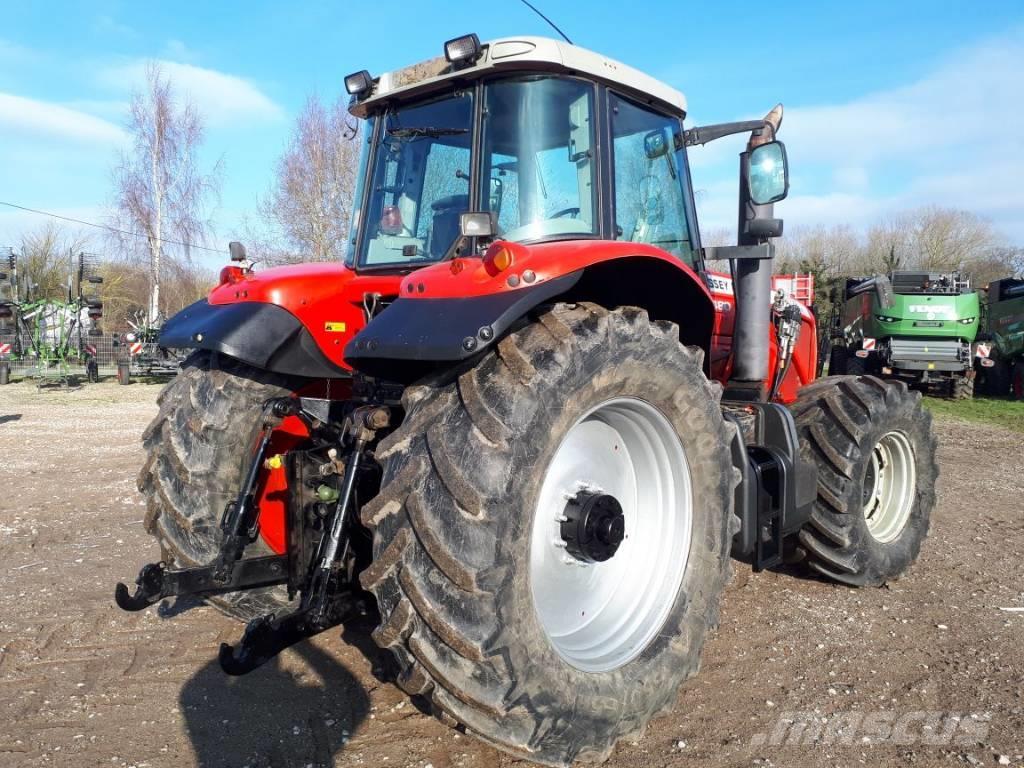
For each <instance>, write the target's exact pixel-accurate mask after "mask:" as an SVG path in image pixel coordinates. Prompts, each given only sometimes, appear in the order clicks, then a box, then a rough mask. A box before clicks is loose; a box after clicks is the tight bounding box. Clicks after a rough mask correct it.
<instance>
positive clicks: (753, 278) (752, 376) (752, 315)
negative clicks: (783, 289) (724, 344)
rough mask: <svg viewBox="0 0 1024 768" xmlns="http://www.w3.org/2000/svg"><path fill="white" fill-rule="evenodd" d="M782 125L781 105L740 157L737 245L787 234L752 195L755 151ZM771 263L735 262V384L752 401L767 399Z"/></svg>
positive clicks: (770, 209)
mask: <svg viewBox="0 0 1024 768" xmlns="http://www.w3.org/2000/svg"><path fill="white" fill-rule="evenodd" d="M781 124H782V105H781V104H779V105H777V106H776V107H775V108H774V109H772V111H771V112H769V113H768V114H767V115H766V116H765V118H764V125H763V126H762V127H761V128H760V129H757V130H755V131H753V132H751V134H750V140H749V141H748V142H747V148H746V151H744V152H743V153H742V154H741V155H740V194H739V221H738V224H737V230H738V231H737V242H738V243H739V245H741V246H743V245H760V244H762V243H766V242H768V240H769V238H772V237H778V236H779V235H781V234H782V221H781V220H779V219H776V218H774V208H775V206H774V204H768V205H755V204H754V203H753V202H752V200H751V197H750V187H749V185H748V171H749V166H750V152H751V150H753V149H754V148H755V147H758V146H760V145H761V144H766V143H768V142H770V141H774V140H775V134H776V133H777V132H778V130H779V126H780V125H781ZM772 262H773V260H772V259H771V258H767V259H736V260H734V261H733V262H732V277H733V291H734V293H735V299H736V324H735V328H734V331H733V334H734V335H733V368H732V379H731V382H730V383H735V384H737V385H739V388H741V389H744V390H754V392H752V393H751V394H753V399H758V400H760V399H763V398H764V396H765V388H766V383H767V381H768V339H769V334H770V332H771V293H772Z"/></svg>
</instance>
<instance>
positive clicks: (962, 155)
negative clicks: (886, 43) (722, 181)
mask: <svg viewBox="0 0 1024 768" xmlns="http://www.w3.org/2000/svg"><path fill="white" fill-rule="evenodd" d="M1022 81H1024V29H1017V30H1015V31H1013V32H1011V33H1008V34H1006V35H1003V36H1000V37H996V38H992V39H988V40H985V41H982V42H981V43H979V44H976V45H972V46H969V47H967V48H964V49H962V50H960V51H953V52H951V53H950V55H949V56H948V57H947V58H946V59H945V60H944V61H943V62H942V63H941V64H940V65H939V66H937V67H936V68H935V69H934V70H933V71H932V72H931V73H929V74H927V75H926V76H924V77H922V78H920V79H918V80H917V81H915V82H911V83H908V84H904V85H901V86H898V87H894V88H891V89H887V90H884V91H879V92H875V93H869V94H866V95H864V96H861V97H858V98H855V99H852V100H850V101H848V102H845V103H837V104H824V105H809V106H796V107H793V108H789V109H787V110H786V115H785V120H784V122H783V127H782V132H781V134H780V138H782V139H783V140H784V141H785V142H786V147H787V149H788V150H789V157H790V167H791V170H792V175H793V179H792V181H793V183H792V187H791V197H790V198H789V199H788V200H786V201H785V202H784V203H782V204H781V205H779V207H778V209H777V214H778V215H780V216H783V217H784V218H785V219H786V220H787V224H788V225H814V224H830V223H842V222H849V223H852V224H854V225H863V224H867V223H870V222H871V221H872V220H874V219H876V218H878V217H879V216H882V215H884V214H885V213H886V212H891V211H893V210H899V209H906V208H914V207H918V206H921V205H926V204H940V205H950V206H956V207H961V208H966V209H968V210H972V211H974V212H976V213H979V214H981V215H983V216H986V217H988V218H991V219H992V220H993V221H994V222H995V223H996V224H997V225H998V226H999V227H1000V228H1002V229H1003V230H1004V231H1005V232H1006V233H1007V234H1008V235H1009V236H1010V237H1011V238H1012V237H1016V238H1017V239H1018V240H1019V238H1020V235H1019V232H1020V229H1021V227H1022V226H1024V184H1022V182H1021V176H1020V173H1019V169H1020V167H1021V160H1022V158H1024V134H1022V132H1021V130H1020V126H1022V125H1024V99H1022V98H1021V93H1022V90H1021V86H1020V83H1021V82H1022ZM747 117H749V116H747ZM720 143H721V144H722V145H723V146H721V147H716V146H714V145H711V146H709V147H707V148H704V149H701V150H697V151H695V152H694V156H693V158H694V159H693V167H694V176H695V182H696V183H697V186H701V180H702V179H705V178H715V179H717V178H725V177H727V176H731V177H733V178H734V176H735V173H736V170H735V155H736V153H737V152H738V151H739V150H740V149H741V148H742V140H739V141H734V142H732V143H729V142H725V141H723V142H720ZM1015 169H1016V170H1015ZM705 186H706V187H707V184H705ZM708 189H709V190H711V189H714V192H709V194H708V195H707V196H706V199H705V200H704V201H703V203H702V204H701V205H700V208H701V213H702V215H706V216H707V217H708V218H709V219H710V220H711V223H710V226H723V225H726V226H730V227H733V226H735V223H734V222H735V213H734V211H735V195H736V184H735V182H733V183H732V184H731V185H729V186H728V189H725V188H723V187H722V186H721V185H718V184H713V185H712V186H711V187H708ZM719 196H722V198H723V199H722V200H721V201H720V200H719V199H718V198H719ZM726 196H731V201H730V205H726V201H725V197H726ZM727 211H728V213H727ZM705 226H709V224H705Z"/></svg>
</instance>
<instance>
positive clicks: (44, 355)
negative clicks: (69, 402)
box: [0, 249, 103, 387]
mask: <svg viewBox="0 0 1024 768" xmlns="http://www.w3.org/2000/svg"><path fill="white" fill-rule="evenodd" d="M69 260H70V262H71V269H70V272H69V276H68V284H67V291H66V293H65V295H64V296H63V297H62V298H60V299H54V298H52V297H47V296H41V295H38V291H37V289H36V287H35V286H31V285H25V286H22V285H21V283H20V282H19V280H18V269H17V256H16V254H15V253H14V251H13V249H12V250H10V253H9V257H8V261H9V264H8V269H9V272H8V273H7V275H6V279H7V282H8V290H7V298H5V299H3V300H2V301H0V318H3V319H4V320H5V321H6V323H8V325H9V328H10V330H9V332H8V334H5V340H4V342H3V343H2V344H0V358H2V363H0V365H3V369H2V370H0V382H2V383H6V382H7V381H8V380H9V376H10V363H11V362H12V361H20V362H21V363H22V364H23V365H24V367H25V373H26V376H27V378H29V379H34V380H35V381H36V385H37V386H38V387H42V386H44V385H45V384H47V383H58V384H63V385H67V384H68V383H69V380H70V378H71V368H72V366H78V365H84V367H85V374H86V378H87V379H88V380H89V381H98V380H99V364H98V361H97V359H96V347H95V346H94V345H93V344H92V343H91V342H90V340H89V337H91V336H99V335H101V334H102V332H101V331H100V330H99V328H98V323H99V320H100V318H101V317H102V316H103V302H102V301H101V299H100V298H99V296H97V295H94V294H88V293H86V291H87V290H90V289H94V288H95V287H96V286H99V285H100V284H102V283H103V278H102V277H101V276H99V275H98V274H96V261H95V258H94V257H93V256H92V255H91V254H87V253H84V252H83V253H79V254H78V255H77V256H75V255H74V254H69Z"/></svg>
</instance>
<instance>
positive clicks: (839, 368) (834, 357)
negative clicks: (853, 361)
mask: <svg viewBox="0 0 1024 768" xmlns="http://www.w3.org/2000/svg"><path fill="white" fill-rule="evenodd" d="M849 356H850V352H849V350H848V349H847V348H846V347H832V352H831V353H830V354H829V356H828V375H829V376H842V375H843V374H845V373H846V360H847V358H848V357H849Z"/></svg>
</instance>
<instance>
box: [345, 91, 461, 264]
mask: <svg viewBox="0 0 1024 768" xmlns="http://www.w3.org/2000/svg"><path fill="white" fill-rule="evenodd" d="M472 125H473V96H472V93H471V92H470V91H458V92H456V93H454V94H450V95H448V96H445V97H444V98H441V99H436V100H434V101H430V102H426V103H421V104H416V105H413V106H407V107H403V108H401V109H397V110H394V111H391V112H389V113H388V114H387V116H386V118H385V120H384V124H383V125H382V126H381V130H380V131H379V133H378V136H377V139H376V145H375V146H374V147H372V148H371V149H370V153H371V154H372V155H374V157H373V161H374V162H373V178H372V181H371V184H370V187H369V190H368V191H369V196H368V198H367V201H366V205H365V206H362V205H360V206H358V207H359V208H360V214H359V215H360V217H361V218H363V220H364V221H365V226H366V231H365V233H364V235H363V238H362V243H361V247H360V253H359V263H360V265H364V266H382V265H406V264H407V265H409V266H415V265H417V264H421V263H424V262H429V261H436V260H438V259H440V258H441V257H442V256H444V254H445V253H446V252H447V250H448V248H449V247H450V246H451V245H452V243H453V242H454V240H455V238H456V237H458V235H459V214H460V213H463V212H464V211H466V210H467V209H468V206H469V172H470V146H471V144H472Z"/></svg>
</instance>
